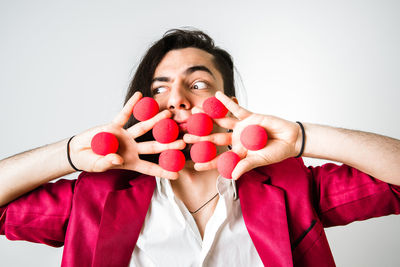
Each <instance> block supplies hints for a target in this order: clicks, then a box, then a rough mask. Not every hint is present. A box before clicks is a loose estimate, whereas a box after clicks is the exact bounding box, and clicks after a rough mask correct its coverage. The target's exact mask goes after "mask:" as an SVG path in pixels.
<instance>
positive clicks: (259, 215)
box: [0, 158, 400, 267]
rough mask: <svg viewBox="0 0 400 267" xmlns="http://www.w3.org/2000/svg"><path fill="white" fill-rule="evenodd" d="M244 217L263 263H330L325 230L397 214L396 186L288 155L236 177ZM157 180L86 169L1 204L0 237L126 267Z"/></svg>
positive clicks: (71, 258)
mask: <svg viewBox="0 0 400 267" xmlns="http://www.w3.org/2000/svg"><path fill="white" fill-rule="evenodd" d="M237 186H238V195H239V199H240V204H241V207H242V213H243V218H244V222H245V224H246V227H247V230H248V232H249V234H250V237H251V239H252V241H253V243H254V245H255V247H256V249H257V252H258V254H259V255H260V258H261V260H262V261H263V263H264V264H265V265H268V266H318V267H321V266H335V263H334V260H333V257H332V254H331V251H330V248H329V245H328V241H327V239H326V236H325V232H324V230H323V227H329V226H334V225H344V224H348V223H350V222H353V221H356V220H365V219H368V218H372V217H377V216H383V215H388V214H399V213H400V187H398V186H393V185H389V184H386V183H383V182H381V181H378V180H375V179H373V178H371V177H369V176H368V175H366V174H364V173H362V172H360V171H357V170H355V169H353V168H350V167H348V166H345V165H342V166H337V165H333V164H326V165H324V166H322V167H316V168H306V167H305V166H304V164H303V161H302V160H301V159H293V158H292V159H287V160H285V161H282V162H280V163H277V164H273V165H269V166H264V167H261V168H257V169H254V170H252V171H249V172H247V173H246V174H244V175H243V176H242V177H241V178H240V179H239V180H238V182H237ZM155 187H156V182H155V179H154V177H150V176H147V175H141V174H139V173H135V172H132V171H126V170H111V171H107V172H104V173H85V172H83V173H82V174H81V175H80V176H79V178H78V180H59V181H57V182H56V183H49V184H45V185H43V186H41V187H39V188H38V189H36V190H34V191H32V192H30V193H28V194H26V195H24V196H22V197H21V198H19V199H17V200H15V201H13V202H12V203H10V204H8V205H7V206H3V207H1V208H0V234H5V235H6V237H7V238H8V239H10V240H27V241H32V242H39V243H44V244H48V245H51V246H63V245H64V252H63V259H62V266H118V267H120V266H127V265H128V264H129V261H130V259H131V256H132V251H133V249H134V247H135V244H136V241H137V239H138V236H139V233H140V230H141V228H142V225H143V222H144V219H145V216H146V213H147V210H148V207H149V204H150V201H151V197H152V195H153V191H154V189H155Z"/></svg>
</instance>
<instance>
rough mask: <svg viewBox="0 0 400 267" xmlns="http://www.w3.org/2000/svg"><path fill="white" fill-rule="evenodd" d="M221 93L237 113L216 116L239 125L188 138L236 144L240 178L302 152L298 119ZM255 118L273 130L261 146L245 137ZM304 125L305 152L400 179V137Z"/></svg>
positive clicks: (204, 165) (202, 165)
mask: <svg viewBox="0 0 400 267" xmlns="http://www.w3.org/2000/svg"><path fill="white" fill-rule="evenodd" d="M216 97H217V98H218V99H219V100H220V101H221V102H222V103H223V104H224V105H225V106H226V107H227V108H228V110H229V111H230V112H231V113H232V115H233V116H234V117H233V116H231V117H225V118H222V119H215V120H214V121H215V122H216V123H217V124H218V125H219V126H221V127H223V128H226V129H233V132H232V133H217V134H212V135H209V136H205V137H196V136H194V135H189V134H186V135H185V136H184V140H185V142H187V143H195V142H198V141H205V140H208V141H211V142H214V143H215V144H216V145H221V146H226V145H230V144H232V150H233V151H234V152H235V153H237V154H238V155H239V156H240V158H241V159H242V160H241V161H240V162H239V163H238V164H237V165H236V167H235V169H234V171H233V173H232V177H233V178H234V179H238V178H239V177H240V176H241V175H242V174H243V173H245V172H247V171H249V170H251V169H254V168H256V167H259V166H264V165H268V164H272V163H276V162H280V161H282V160H284V159H287V158H290V157H295V156H297V155H298V154H299V152H300V149H301V143H302V132H301V128H300V126H299V125H298V124H297V123H295V122H290V121H286V120H284V119H281V118H277V117H274V116H269V115H262V114H255V113H252V112H250V111H248V110H246V109H244V108H242V107H240V106H239V105H238V104H236V103H235V102H234V101H232V99H230V98H229V97H227V96H226V95H224V94H222V93H220V92H217V94H216ZM251 124H257V125H260V126H262V127H264V128H265V129H266V130H267V132H268V143H267V145H266V147H264V148H263V149H261V150H258V151H250V150H247V149H245V148H244V147H243V146H242V144H241V142H240V134H241V132H242V131H243V129H244V128H245V127H246V126H248V125H251ZM304 127H305V138H306V140H305V150H304V153H303V156H306V157H314V158H320V159H328V160H334V161H338V162H342V163H345V164H347V165H349V166H352V167H354V168H356V169H359V170H361V171H363V172H365V173H367V174H369V175H371V176H373V177H375V178H377V179H380V180H382V181H385V182H387V183H392V184H395V185H400V141H399V140H396V139H392V138H389V137H385V136H381V135H377V134H371V133H365V132H359V131H352V130H345V129H339V128H333V127H328V126H321V125H315V124H309V123H306V124H304ZM217 160H218V159H217V158H216V159H214V160H212V161H210V162H207V163H196V164H195V168H196V169H197V170H206V169H210V168H216V163H217Z"/></svg>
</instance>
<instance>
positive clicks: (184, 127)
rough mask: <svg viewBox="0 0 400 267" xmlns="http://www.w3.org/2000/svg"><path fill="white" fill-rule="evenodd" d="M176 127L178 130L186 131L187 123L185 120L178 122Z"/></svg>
mask: <svg viewBox="0 0 400 267" xmlns="http://www.w3.org/2000/svg"><path fill="white" fill-rule="evenodd" d="M178 127H179V131H180V132H184V133H186V132H187V123H186V122H178Z"/></svg>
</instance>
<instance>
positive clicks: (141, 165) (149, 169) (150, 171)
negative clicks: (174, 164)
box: [134, 160, 179, 180]
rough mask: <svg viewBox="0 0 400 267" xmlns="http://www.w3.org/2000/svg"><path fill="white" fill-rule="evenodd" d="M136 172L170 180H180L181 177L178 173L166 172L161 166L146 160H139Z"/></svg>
mask: <svg viewBox="0 0 400 267" xmlns="http://www.w3.org/2000/svg"><path fill="white" fill-rule="evenodd" d="M134 170H135V171H137V172H140V173H143V174H147V175H151V176H158V177H162V178H166V179H170V180H175V179H178V176H179V174H178V173H177V172H170V171H166V170H164V169H163V168H161V167H160V166H159V165H157V164H155V163H152V162H149V161H146V160H139V161H138V162H137V164H135V169H134Z"/></svg>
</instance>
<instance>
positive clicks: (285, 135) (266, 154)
mask: <svg viewBox="0 0 400 267" xmlns="http://www.w3.org/2000/svg"><path fill="white" fill-rule="evenodd" d="M215 96H216V97H217V99H218V100H220V101H221V102H222V103H223V104H224V105H225V106H226V108H227V109H228V110H229V111H230V113H231V115H229V116H227V117H225V118H221V119H214V122H215V123H216V124H217V125H218V126H220V127H223V128H226V129H232V130H233V132H232V133H226V132H224V133H214V134H211V135H208V136H203V137H200V136H195V135H190V134H185V135H184V137H183V140H184V141H185V142H186V143H196V142H199V141H210V142H213V143H215V144H216V145H218V146H227V145H232V151H233V152H235V153H236V154H238V155H239V156H240V158H241V160H240V161H239V163H238V164H237V165H236V167H235V169H234V170H233V172H232V179H235V180H236V179H238V178H239V177H240V176H241V175H242V174H244V173H245V172H247V171H249V170H251V169H254V168H256V167H259V166H264V165H268V164H272V163H276V162H280V161H282V160H284V159H286V158H289V157H294V156H296V155H297V154H298V153H299V151H300V146H301V130H300V127H299V125H298V124H297V123H294V122H290V121H286V120H283V119H280V118H277V117H274V116H269V115H262V114H256V113H252V112H250V111H248V110H246V109H244V108H242V107H240V106H239V105H238V104H236V103H235V102H234V101H233V100H232V99H230V98H229V97H227V96H226V95H224V94H223V93H221V92H217V93H216V95H215ZM232 115H233V116H232ZM252 124H257V125H259V126H261V127H264V128H265V129H266V131H267V133H268V142H267V145H266V146H265V147H264V148H263V149H260V150H257V151H251V150H247V149H246V148H245V147H244V146H243V145H242V143H241V142H240V134H241V132H242V131H243V129H244V128H246V126H248V125H252ZM217 160H218V157H217V158H215V159H213V160H212V161H209V162H206V163H196V164H195V165H194V167H195V169H196V170H198V171H203V170H209V169H213V168H216V167H217Z"/></svg>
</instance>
